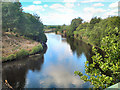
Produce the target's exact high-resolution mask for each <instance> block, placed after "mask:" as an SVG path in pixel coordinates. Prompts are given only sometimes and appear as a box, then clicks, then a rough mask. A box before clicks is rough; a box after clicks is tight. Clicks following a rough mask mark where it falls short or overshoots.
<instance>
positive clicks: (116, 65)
mask: <svg viewBox="0 0 120 90" xmlns="http://www.w3.org/2000/svg"><path fill="white" fill-rule="evenodd" d="M73 20H74V23H73ZM73 20H72V22H71V25H69V26H67V28H66V29H64V30H66V34H67V36H69V37H73V35H74V38H77V39H79V40H80V39H81V40H83V41H85V42H88V43H90V44H92V45H93V49H92V51H93V52H94V55H93V56H92V61H86V64H85V67H86V69H85V71H86V74H88V75H89V76H90V77H87V76H86V75H83V74H82V73H81V72H79V71H75V74H76V75H79V76H80V78H81V79H83V80H84V81H86V82H87V81H89V82H91V84H93V85H94V88H107V87H109V86H111V85H113V84H115V83H118V82H120V29H119V28H120V17H119V16H113V17H108V18H106V19H101V18H97V17H93V18H92V19H91V20H90V22H89V23H88V22H83V23H81V22H82V21H79V24H78V25H77V24H75V22H76V23H78V21H77V20H76V19H73ZM72 26H73V27H72ZM65 27H66V26H64V28H65ZM68 27H69V28H68ZM95 46H97V47H99V48H100V49H101V50H102V51H103V52H105V53H104V55H103V54H101V53H99V50H98V48H96V47H95Z"/></svg>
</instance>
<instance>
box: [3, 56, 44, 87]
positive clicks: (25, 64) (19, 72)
mask: <svg viewBox="0 0 120 90" xmlns="http://www.w3.org/2000/svg"><path fill="white" fill-rule="evenodd" d="M43 62H44V56H43V55H38V56H32V57H30V58H25V59H22V60H18V61H13V62H9V63H3V69H2V78H3V81H4V80H7V81H8V82H9V84H10V85H11V86H12V87H13V88H17V89H20V88H24V86H25V84H26V75H27V73H28V71H29V70H32V71H40V69H41V66H42V64H43Z"/></svg>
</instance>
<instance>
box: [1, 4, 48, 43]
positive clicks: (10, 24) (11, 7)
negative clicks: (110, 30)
mask: <svg viewBox="0 0 120 90" xmlns="http://www.w3.org/2000/svg"><path fill="white" fill-rule="evenodd" d="M2 24H3V26H2V30H3V31H4V32H14V33H15V32H17V33H18V34H20V35H24V36H25V37H28V38H30V39H33V40H36V41H39V42H46V41H47V38H46V36H45V34H44V32H43V28H44V26H43V23H42V22H41V20H40V17H39V16H38V15H36V14H34V15H32V14H29V13H25V12H22V8H21V3H20V2H2Z"/></svg>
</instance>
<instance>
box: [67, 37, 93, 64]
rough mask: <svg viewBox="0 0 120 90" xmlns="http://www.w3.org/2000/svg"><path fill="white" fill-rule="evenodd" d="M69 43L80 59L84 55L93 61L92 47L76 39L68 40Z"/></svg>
mask: <svg viewBox="0 0 120 90" xmlns="http://www.w3.org/2000/svg"><path fill="white" fill-rule="evenodd" d="M67 43H69V44H70V47H71V50H72V52H73V53H77V56H78V57H80V56H81V54H82V53H84V54H85V56H86V58H87V60H89V61H90V62H91V61H92V59H91V57H92V55H93V53H92V47H91V45H89V44H86V43H85V42H83V41H81V40H77V39H74V38H67Z"/></svg>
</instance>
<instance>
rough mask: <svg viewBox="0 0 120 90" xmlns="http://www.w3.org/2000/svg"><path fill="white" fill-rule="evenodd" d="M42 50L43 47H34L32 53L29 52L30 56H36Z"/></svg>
mask: <svg viewBox="0 0 120 90" xmlns="http://www.w3.org/2000/svg"><path fill="white" fill-rule="evenodd" d="M42 50H43V47H42V45H41V44H39V45H38V46H35V47H33V48H32V51H31V52H30V54H36V53H38V52H40V51H42Z"/></svg>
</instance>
